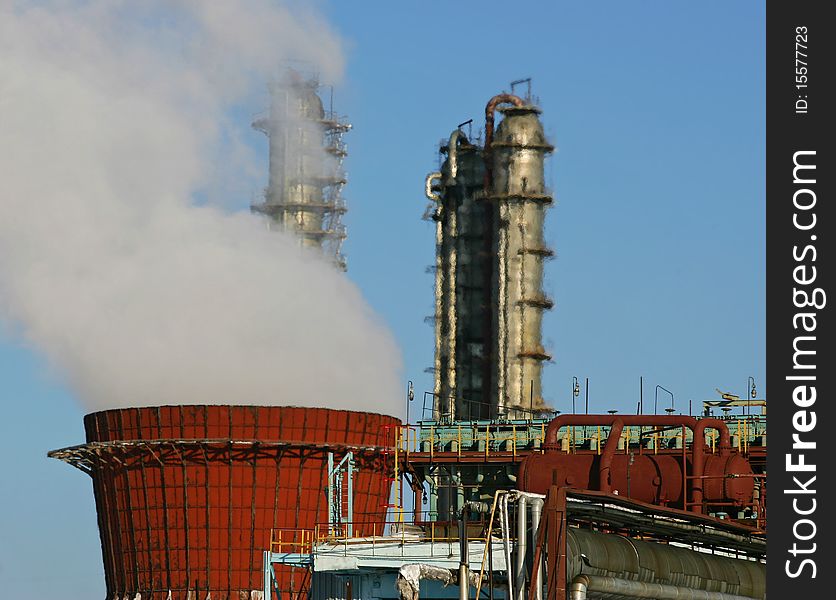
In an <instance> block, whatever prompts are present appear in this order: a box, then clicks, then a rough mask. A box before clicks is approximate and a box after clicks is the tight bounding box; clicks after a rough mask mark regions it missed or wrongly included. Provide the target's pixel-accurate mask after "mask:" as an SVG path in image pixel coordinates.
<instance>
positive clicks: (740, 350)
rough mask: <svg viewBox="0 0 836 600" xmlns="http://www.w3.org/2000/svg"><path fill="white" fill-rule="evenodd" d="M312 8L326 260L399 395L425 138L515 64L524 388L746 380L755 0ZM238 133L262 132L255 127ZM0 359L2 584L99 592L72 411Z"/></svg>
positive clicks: (688, 394)
mask: <svg viewBox="0 0 836 600" xmlns="http://www.w3.org/2000/svg"><path fill="white" fill-rule="evenodd" d="M321 10H322V12H323V14H324V15H325V17H326V19H327V20H328V21H329V22H330V23H331V24H332V26H333V28H334V29H335V30H336V31H337V32H338V33H339V34H340V35H341V36H342V37H343V38H344V39H345V40H346V41H347V48H348V54H347V70H346V75H345V78H344V81H343V82H342V83H341V84H340V85H339V86H338V87H337V89H336V97H335V102H336V108H337V109H338V110H339V111H340V112H343V113H345V114H347V115H348V116H349V118H350V120H351V122H352V123H353V124H354V130H353V131H352V132H351V133H350V134H349V135H348V136H347V137H346V141H347V143H348V147H349V152H350V155H349V157H348V159H347V163H346V166H347V170H348V172H349V185H348V186H347V188H346V190H345V195H346V197H347V201H348V204H349V213H348V214H347V215H346V218H345V222H346V223H347V226H348V232H349V237H348V240H347V243H346V245H345V247H344V248H345V252H346V254H347V256H348V261H349V271H348V276H349V277H350V278H351V279H352V280H353V281H355V282H356V283H357V285H358V286H359V287H360V288H361V289H362V291H363V293H364V294H365V296H366V298H367V299H368V301H369V302H370V304H371V305H372V306H373V307H374V308H375V310H377V311H378V313H379V314H380V316H381V318H382V319H383V320H384V321H385V322H386V323H387V324H388V325H389V326H390V327H391V329H392V330H393V331H394V333H395V336H396V338H397V340H398V342H399V344H400V347H401V350H402V352H403V357H404V365H405V370H404V373H403V379H404V387H405V385H406V380H407V379H411V380H413V381H414V382H415V388H416V391H417V392H418V394H417V396H418V398H419V399H420V397H421V394H422V392H423V391H424V390H429V389H431V387H432V382H431V376H430V375H428V374H427V373H425V372H424V369H425V368H426V367H428V366H430V364H431V363H432V330H431V328H430V326H429V325H427V324H425V323H424V322H423V317H424V316H426V315H428V314H430V313H431V312H432V295H433V290H432V278H431V276H430V275H429V274H427V273H426V272H425V267H426V266H427V265H429V264H431V263H432V262H433V252H434V247H433V229H432V225H431V224H430V223H427V222H424V221H422V220H421V214H422V213H423V211H424V208H425V205H426V201H425V199H424V197H423V179H424V176H425V175H426V173H428V172H429V171H432V170H434V169H435V167H436V165H437V162H436V161H437V154H436V149H437V143H438V141H439V139H441V138H442V137H446V136H447V135H449V133H450V131H451V130H452V129H454V128H455V126H456V125H457V124H458V123H460V122H462V121H466V120H467V119H470V118H473V119H474V125H477V124H478V126H481V123H482V120H483V117H482V114H483V110H484V105H485V102H486V101H487V100H488V98H490V97H491V96H492V95H494V94H495V93H498V92H501V91H503V90H505V91H507V90H508V89H509V82H510V81H512V80H514V79H518V78H524V77H532V78H533V89H532V91H533V93H534V94H535V95H536V96H539V98H540V100H541V105H542V108H543V115H542V118H543V122H544V125H545V127H546V131H547V133H548V134H549V136H550V139H551V141H552V143H554V144H555V145H556V147H557V151H556V153H555V154H554V156H553V157H552V158H551V159H550V160H549V163H548V165H547V172H548V176H549V178H550V181H551V186H552V187H553V189H554V191H555V194H556V200H557V201H556V203H555V205H554V207H553V208H552V209H551V212H550V214H549V217H548V221H547V238H548V240H549V242H550V244H551V246H552V247H553V248H554V249H555V250H556V253H557V257H556V259H555V260H554V261H552V262H550V263H549V266H548V270H547V274H546V279H547V281H546V289H547V290H548V291H549V293H550V294H552V295H553V297H554V298H555V301H556V305H555V308H554V310H553V311H552V312H551V313H550V314H549V315H548V317H547V319H546V321H545V325H544V339H545V341H546V342H547V346H548V348H549V349H550V350H551V352H552V353H553V354H554V362H553V364H550V365H549V366H547V367H546V369H545V375H544V384H543V389H544V395H545V397H546V399H547V400H551V401H552V402H553V404H554V405H555V406H556V408H558V409H560V410H563V411H566V410H567V409H569V407H570V406H571V395H570V390H571V380H572V377H573V376H576V377H578V378H579V379H580V380H581V383H583V382H584V379H585V378H587V377H588V378H589V380H590V387H589V398H590V405H591V406H590V410H591V412H604V411H605V410H607V409H618V410H620V411H622V412H627V411H630V410H632V409H633V408H634V407H635V405H636V402H637V401H638V389H639V377H640V376H643V377H644V381H645V392H644V393H645V396H644V397H645V406H648V402H651V403H652V401H653V396H654V389H655V386H656V385H662V386H664V387H665V388H667V389H669V390H671V391H672V392H673V393H674V397H675V403H676V408H677V409H682V410H685V409H686V408H687V405H688V401H689V400H692V401H693V402H694V406H695V407H696V406H697V405H698V403H699V401H701V400H703V399H708V398H712V397H715V396H716V393H715V392H714V389H715V388H721V389H723V390H724V391H726V390H728V391H732V392H734V393H738V394H741V395H744V394H745V385H746V382H747V378H748V377H749V376H752V377H754V378H755V379H756V381H757V384H758V388H759V396H761V397H762V396H764V395H765V393H766V387H765V383H766V382H765V372H764V368H765V325H766V322H765V298H764V292H765V276H766V268H765V188H764V152H765V128H764V120H765V100H764V88H765V72H764V54H765V39H764V8H763V5H762V3H760V2H720V1H714V2H700V3H686V2H666V1H665V2H663V1H661V0H659V1H652V2H650V1H648V2H634V3H625V2H616V1H612V2H596V3H590V2H555V3H530V5H529V4H520V5H517V6H514V5H509V4H507V3H449V2H423V3H420V4H419V3H410V4H407V3H384V2H369V3H363V4H362V7H361V5H360V4H358V3H347V2H336V0H334V1H332V2H324V3H321ZM262 108H263V107H260V106H255V107H252V111H251V112H252V113H257V112H259V111H260V110H261V109H262ZM252 144H253V145H254V146H256V147H259V144H261V145H262V150H263V149H264V148H263V145H264V140H263V139H262V137H261V135H260V134H258V133H257V132H253V134H252ZM249 200H250V198H244V199H242V202H241V208H242V209H245V207H246V205H247V203H248V202H249ZM56 300H57V301H60V299H56ZM0 377H1V378H2V381H3V388H2V389H3V391H2V393H0V397H2V400H3V402H2V406H3V409H4V413H5V414H4V416H3V418H2V419H0V439H2V452H1V453H0V461H2V469H3V472H4V477H3V483H2V484H0V506H2V508H3V510H2V511H0V540H2V542H0V589H2V590H3V596H4V597H5V596H8V597H16V598H35V597H42V596H44V595H45V594H47V593H50V592H52V593H54V592H60V593H61V596H62V597H63V598H66V599H67V600H81V599H83V598H84V599H86V598H91V597H102V595H103V594H104V582H103V575H102V569H101V558H100V552H99V543H98V534H97V530H96V520H95V512H94V505H93V498H92V490H91V486H90V483H89V480H88V478H87V477H86V476H85V475H83V474H81V473H80V472H77V471H75V470H73V469H71V468H70V467H67V466H65V465H63V464H61V463H58V462H55V461H50V460H48V459H47V458H46V452H47V450H49V449H52V448H57V447H62V446H67V445H72V444H76V443H80V442H82V441H83V428H82V421H81V417H82V415H83V413H84V411H83V409H82V408H81V407H80V404H79V403H78V402H77V400H76V399H75V398H73V396H72V394H71V393H70V392H68V391H67V389H66V388H65V387H64V386H63V385H62V384H61V383H60V381H59V380H57V379H54V378H51V377H50V375H49V373H48V372H47V370H46V367H45V365H44V363H43V360H42V358H41V357H40V356H38V355H37V354H36V353H34V352H31V351H29V350H28V349H27V348H25V347H22V346H21V345H20V344H19V343H18V342H16V341H13V340H12V339H10V338H9V337H5V338H0ZM350 393H351V390H346V394H350ZM582 398H583V395H582V396H581V399H582ZM669 401H670V398H669V396H668V395H664V396H660V400H659V402H660V404H662V403H663V402H665V405H666V406H667V402H669ZM660 410H661V408H660ZM413 414H415V413H414V412H413Z"/></svg>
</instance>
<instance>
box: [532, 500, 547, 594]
mask: <svg viewBox="0 0 836 600" xmlns="http://www.w3.org/2000/svg"><path fill="white" fill-rule="evenodd" d="M543 504H544V500H543V498H534V499H533V500H532V501H531V538H532V541H533V542H534V543H535V545H536V543H537V532H538V531H539V530H540V516H541V515H542V514H543ZM535 550H536V548H535ZM534 560H535V561H538V562H542V559H541V558H540V557H539V555H538V553H537V552H535V553H534ZM532 569H533V570H536V575H535V576H534V578H533V581H532V582H531V587H533V588H534V600H543V565H542V564H540V565H538V566H537V567H534V565H533V563H532Z"/></svg>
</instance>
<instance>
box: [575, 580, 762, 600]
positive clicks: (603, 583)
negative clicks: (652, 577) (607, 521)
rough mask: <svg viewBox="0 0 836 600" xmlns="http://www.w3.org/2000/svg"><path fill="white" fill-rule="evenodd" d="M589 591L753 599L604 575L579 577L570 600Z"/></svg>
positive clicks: (675, 599) (668, 599)
mask: <svg viewBox="0 0 836 600" xmlns="http://www.w3.org/2000/svg"><path fill="white" fill-rule="evenodd" d="M589 592H596V594H595V595H596V597H597V596H598V595H599V594H612V595H613V596H614V597H618V598H654V599H656V600H753V598H752V597H751V596H737V595H735V594H724V593H723V592H707V591H705V590H697V589H693V588H688V587H681V586H676V585H665V584H662V583H645V582H643V581H630V580H629V579H619V578H617V577H603V576H600V575H578V576H577V577H575V578H574V579H573V580H572V585H571V587H570V588H569V600H586V598H587V594H588V593H589ZM607 597H611V596H607Z"/></svg>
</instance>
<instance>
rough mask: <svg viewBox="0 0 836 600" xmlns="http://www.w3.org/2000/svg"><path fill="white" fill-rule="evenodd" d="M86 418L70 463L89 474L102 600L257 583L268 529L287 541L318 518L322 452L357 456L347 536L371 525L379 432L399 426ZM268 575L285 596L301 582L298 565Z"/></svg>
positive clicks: (377, 497)
mask: <svg viewBox="0 0 836 600" xmlns="http://www.w3.org/2000/svg"><path fill="white" fill-rule="evenodd" d="M84 423H85V427H86V430H87V440H88V444H87V445H86V446H83V447H79V448H77V449H75V451H76V452H77V453H79V456H80V457H83V460H82V459H79V460H78V461H77V463H81V464H77V466H79V467H80V468H83V469H84V470H86V471H87V472H88V473H90V475H91V476H92V478H93V489H94V492H95V497H96V508H97V512H98V519H99V531H100V534H101V541H102V553H103V556H104V567H105V575H106V581H107V597H108V598H115V597H119V598H122V597H128V598H133V597H134V595H135V594H136V593H140V594H142V598H143V600H148V599H151V598H160V599H163V598H166V597H167V595H168V591H169V590H171V593H172V598H174V599H180V598H182V599H184V600H185V599H186V598H200V599H203V598H206V597H207V593H208V592H211V598H212V599H213V600H225V599H231V598H235V599H236V600H237V599H239V598H249V597H250V592H251V591H252V590H260V589H262V551H264V550H267V549H269V548H270V546H271V539H270V536H271V531H273V530H278V529H282V530H285V531H283V533H284V541H285V542H287V541H289V538H292V537H293V532H292V531H287V530H301V529H308V530H310V529H313V528H314V526H315V525H316V524H318V523H326V522H327V520H328V515H327V499H326V495H325V487H326V484H327V473H326V467H327V454H328V452H329V451H332V452H334V454H335V455H336V456H337V457H341V456H343V455H344V454H345V453H346V452H348V451H353V452H354V457H355V462H356V465H357V468H358V470H357V472H356V480H355V485H354V489H355V490H356V491H355V497H354V523H355V524H354V533H355V534H357V535H371V533H372V531H373V528H375V527H376V528H377V531H380V530H381V524H382V523H383V521H384V519H385V512H386V509H385V505H386V503H387V502H388V496H389V485H388V482H387V481H386V477H385V474H386V470H385V469H384V465H383V460H382V458H381V450H382V449H383V448H384V447H386V446H391V445H392V440H389V439H388V438H386V437H385V433H384V432H385V431H386V426H391V425H395V424H398V423H399V421H398V420H397V419H395V418H393V417H388V416H383V415H378V414H372V413H362V412H352V411H341V410H328V409H320V408H293V407H275V406H263V407H251V406H163V407H155V408H131V409H120V410H108V411H103V412H98V413H93V414H90V415H87V416H86V417H85V420H84ZM389 468H391V465H390V466H389ZM297 533H298V531H297ZM300 536H301V534H298V535H297V537H296V540H295V541H296V542H301V541H302V539H301V537H300ZM274 537H275V536H274ZM290 541H292V540H290ZM301 548H302V546H301V545H299V546H297V548H296V549H294V548H290V547H285V548H283V549H282V550H281V551H284V552H294V551H295V552H299V551H301ZM275 550H276V551H279V550H278V549H275ZM276 576H277V580H278V582H279V586H280V588H281V589H282V591H283V594H285V596H284V597H286V598H287V597H294V596H296V595H297V594H298V593H299V592H300V591H302V590H303V589H304V588H306V587H307V582H306V577H305V576H306V572H305V571H304V569H296V570H295V572H294V571H292V570H291V568H290V567H282V568H279V567H277V573H276ZM190 592H192V594H193V595H190Z"/></svg>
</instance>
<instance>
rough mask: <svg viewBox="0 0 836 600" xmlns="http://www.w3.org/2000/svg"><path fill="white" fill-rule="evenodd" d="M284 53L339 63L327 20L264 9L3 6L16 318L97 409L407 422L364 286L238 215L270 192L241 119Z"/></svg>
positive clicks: (0, 49)
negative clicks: (341, 412)
mask: <svg viewBox="0 0 836 600" xmlns="http://www.w3.org/2000/svg"><path fill="white" fill-rule="evenodd" d="M284 59H302V60H305V61H308V62H309V63H312V64H313V65H315V67H316V68H317V69H318V70H319V71H320V73H321V74H322V75H323V77H324V78H327V79H329V80H334V79H335V78H338V77H339V74H340V72H341V69H342V63H341V48H340V43H339V40H338V39H337V38H336V36H335V35H334V34H333V33H332V32H331V31H330V30H329V29H328V27H327V26H326V25H324V24H323V23H322V21H321V20H320V19H319V18H317V17H316V16H315V15H313V14H310V13H305V12H303V11H301V10H296V9H291V8H288V7H287V6H283V5H276V4H274V3H271V2H267V1H266V0H248V1H244V0H240V1H231V0H230V1H223V0H213V1H212V2H198V1H193V2H192V1H186V0H183V1H179V2H171V1H166V2H163V1H162V0H160V1H159V2H116V1H110V0H88V1H78V2H74V1H69V0H63V1H62V0H50V1H42V2H29V3H16V4H12V6H8V5H6V4H5V3H4V5H3V6H2V7H0V320H2V321H4V322H5V324H6V330H7V331H10V332H13V334H14V335H15V336H17V337H18V338H19V339H21V340H22V341H24V343H27V344H30V345H32V346H34V347H35V348H36V349H38V350H39V351H40V352H42V353H43V354H44V355H45V356H46V357H47V358H48V360H49V362H50V364H51V365H52V366H53V367H54V369H55V370H56V372H58V373H59V374H60V375H61V376H63V377H65V378H66V380H67V381H68V383H69V384H70V385H71V386H72V387H73V389H74V390H75V391H76V393H77V395H78V396H79V398H80V399H81V400H82V402H84V404H85V405H86V406H87V407H88V408H90V409H94V410H98V409H103V408H114V407H120V406H142V405H158V404H201V403H233V404H239V403H240V404H250V403H252V404H295V405H316V406H327V407H332V408H349V409H357V410H374V411H377V412H390V413H397V412H398V408H397V406H398V405H399V404H400V402H399V401H398V400H397V398H399V395H400V394H399V389H400V384H399V369H400V359H399V358H398V357H399V352H398V350H397V348H396V346H395V343H394V341H393V338H392V336H391V335H390V333H389V332H388V330H386V328H385V327H384V326H383V325H382V324H381V322H380V321H379V320H378V318H377V317H376V316H375V315H374V314H372V312H371V310H370V309H369V307H368V306H367V304H366V303H365V302H364V300H363V298H362V297H361V295H360V293H359V292H358V290H357V289H356V288H355V287H354V286H353V285H352V284H351V283H350V282H349V281H348V280H347V279H346V278H345V276H344V275H342V274H340V273H338V272H337V271H335V270H334V269H333V268H332V267H331V265H330V264H327V263H326V262H325V261H324V260H322V259H319V258H317V257H314V256H312V255H308V254H304V253H302V252H301V251H300V249H299V247H298V243H297V242H296V241H295V240H292V239H289V238H288V237H287V236H286V235H283V234H278V233H276V232H270V231H267V229H266V227H265V226H264V223H263V221H262V220H261V219H259V218H258V217H255V216H251V215H250V214H249V213H248V212H245V211H239V212H238V213H237V214H232V213H229V212H225V211H224V210H223V208H221V206H224V205H225V206H227V207H228V206H230V205H232V204H236V203H232V202H231V201H230V200H229V198H225V197H223V194H227V193H232V192H241V193H242V194H243V192H244V190H247V194H246V196H245V197H239V198H237V206H238V207H239V208H240V207H241V206H242V205H246V204H247V203H248V202H249V200H250V194H249V190H251V189H253V188H254V187H256V186H257V185H264V183H265V182H266V164H264V165H261V164H260V162H263V161H262V159H257V158H256V157H254V156H253V152H252V151H251V150H249V149H248V148H247V146H246V145H245V144H242V143H241V142H240V140H242V139H245V137H244V136H245V135H253V136H258V135H259V134H258V133H256V132H249V131H245V128H246V127H247V126H248V124H246V123H244V124H240V123H238V122H236V120H234V119H232V117H231V116H230V115H231V114H233V113H234V111H235V110H239V111H240V107H241V106H242V105H244V104H245V103H247V102H251V101H252V100H253V98H254V96H258V97H259V98H261V99H262V101H263V98H264V97H265V96H264V93H263V90H264V89H265V85H266V82H267V80H268V79H269V78H270V76H273V75H276V74H277V73H278V71H277V67H278V65H279V64H280V62H281V61H282V60H284ZM260 108H263V107H261V106H257V107H256V106H251V107H250V112H255V110H256V109H260ZM218 190H221V192H223V194H221V196H222V197H221V198H220V199H222V200H223V203H221V202H219V201H218V200H219V198H218V197H217V195H218ZM196 198H199V199H201V205H199V206H198V205H196V204H195V199H196Z"/></svg>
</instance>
